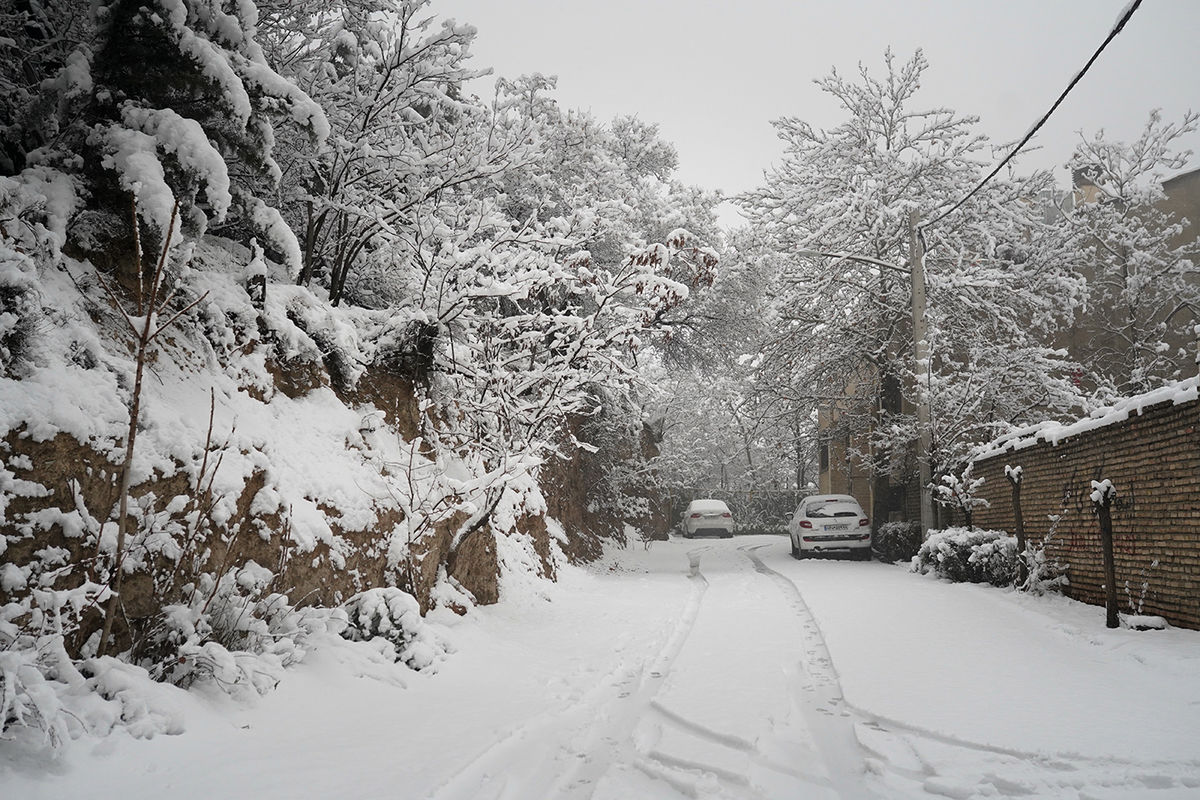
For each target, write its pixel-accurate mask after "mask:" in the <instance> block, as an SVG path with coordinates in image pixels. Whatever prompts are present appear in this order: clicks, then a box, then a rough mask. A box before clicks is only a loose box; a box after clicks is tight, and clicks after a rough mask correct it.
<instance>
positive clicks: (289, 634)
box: [136, 561, 345, 694]
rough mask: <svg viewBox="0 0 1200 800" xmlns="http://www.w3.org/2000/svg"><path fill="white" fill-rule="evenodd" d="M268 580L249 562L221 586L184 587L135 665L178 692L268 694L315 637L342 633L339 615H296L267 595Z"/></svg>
mask: <svg viewBox="0 0 1200 800" xmlns="http://www.w3.org/2000/svg"><path fill="white" fill-rule="evenodd" d="M273 577H274V575H273V574H272V573H271V571H270V570H268V569H266V568H264V567H260V566H259V565H257V564H255V563H254V562H253V561H251V562H249V563H247V564H246V565H245V566H244V567H241V568H239V569H234V570H230V571H229V572H227V573H226V574H225V575H223V576H222V577H221V578H220V579H219V580H216V579H214V578H213V577H212V576H211V575H209V574H202V575H200V576H199V577H198V578H197V579H196V580H195V582H194V583H191V584H188V585H186V586H184V587H183V591H184V594H185V595H187V597H188V599H187V601H186V602H183V603H175V604H171V605H167V606H164V607H163V610H162V612H161V615H160V618H159V621H158V623H157V624H156V625H155V626H154V627H153V628H152V629H151V630H150V632H149V633H148V634H147V636H146V638H145V640H144V641H143V642H141V643H140V645H139V647H138V649H137V653H136V656H137V659H138V661H140V662H141V663H142V664H143V665H145V666H146V667H147V669H149V670H150V674H151V675H153V676H154V677H155V678H157V679H159V680H164V681H167V682H169V683H173V684H176V685H177V686H184V687H187V686H191V685H192V684H194V683H197V682H203V681H212V682H213V683H214V684H216V685H217V686H219V687H221V688H222V689H224V690H225V691H228V692H231V693H235V692H238V691H241V690H242V689H243V688H247V687H248V688H252V689H253V690H254V691H256V692H258V693H259V694H265V693H266V692H268V691H270V690H271V689H273V688H274V687H275V685H276V684H277V683H278V682H279V680H280V679H281V678H282V677H283V669H284V668H285V667H287V666H289V665H291V664H294V663H296V662H298V661H301V660H303V658H304V656H305V653H306V649H305V644H306V642H307V640H308V638H309V637H310V636H311V635H312V634H314V633H317V632H329V633H340V632H341V630H342V628H343V627H344V626H345V617H344V615H343V614H341V613H340V612H339V611H338V610H336V609H333V610H330V609H317V608H296V607H295V606H293V605H292V604H291V603H290V601H289V600H288V597H287V595H283V594H279V593H269V592H267V588H268V587H269V585H270V583H271V580H272V578H273Z"/></svg>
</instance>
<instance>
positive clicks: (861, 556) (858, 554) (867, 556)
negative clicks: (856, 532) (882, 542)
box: [851, 547, 871, 561]
mask: <svg viewBox="0 0 1200 800" xmlns="http://www.w3.org/2000/svg"><path fill="white" fill-rule="evenodd" d="M851 558H853V559H854V560H855V561H870V560H871V548H869V547H864V548H862V549H861V550H855V551H854V552H853V553H851Z"/></svg>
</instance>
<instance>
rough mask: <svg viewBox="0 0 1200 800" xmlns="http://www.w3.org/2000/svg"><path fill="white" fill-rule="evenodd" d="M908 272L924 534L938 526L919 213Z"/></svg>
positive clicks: (912, 215)
mask: <svg viewBox="0 0 1200 800" xmlns="http://www.w3.org/2000/svg"><path fill="white" fill-rule="evenodd" d="M908 248H909V249H908V252H909V259H908V268H909V270H908V271H909V278H910V279H911V281H912V328H913V331H912V332H913V358H914V360H915V361H916V363H915V364H914V365H913V370H914V374H915V376H916V382H917V470H918V474H919V476H920V481H921V534H922V536H924V535H925V534H927V533H929V529H930V528H932V527H933V526H934V521H933V498H932V495H931V494H930V489H929V484H930V482H931V481H932V480H933V474H932V470H931V467H930V463H929V459H930V451H931V450H932V449H933V432H932V430H931V428H930V421H931V418H932V414H931V413H930V411H929V332H928V329H927V327H926V325H925V244H924V242H923V241H922V240H921V234H920V232H919V231H918V230H917V212H916V211H911V212H909V215H908Z"/></svg>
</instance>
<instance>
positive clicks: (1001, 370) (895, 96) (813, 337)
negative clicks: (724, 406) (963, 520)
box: [739, 51, 1080, 479]
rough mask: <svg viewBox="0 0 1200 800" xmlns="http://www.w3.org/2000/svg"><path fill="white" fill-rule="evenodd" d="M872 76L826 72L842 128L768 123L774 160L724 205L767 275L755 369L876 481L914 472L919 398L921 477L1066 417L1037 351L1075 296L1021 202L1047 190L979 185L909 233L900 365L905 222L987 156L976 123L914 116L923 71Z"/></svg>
mask: <svg viewBox="0 0 1200 800" xmlns="http://www.w3.org/2000/svg"><path fill="white" fill-rule="evenodd" d="M884 61H885V70H884V74H883V75H882V76H878V75H876V74H874V73H872V72H871V71H870V70H868V69H867V68H866V67H864V66H860V68H859V74H858V76H856V78H853V79H851V78H847V77H845V76H843V75H841V74H839V73H838V72H837V71H836V70H835V71H834V72H832V73H831V74H830V75H829V76H827V77H825V78H822V79H820V80H818V81H817V85H818V86H819V87H820V88H821V89H822V90H823V91H824V92H826V93H827V94H829V95H830V96H832V97H833V98H835V99H836V100H837V101H838V102H839V103H840V104H841V106H842V108H843V110H844V112H845V115H846V119H845V121H844V122H842V123H841V124H839V125H837V126H835V127H833V128H831V129H828V130H823V129H818V128H815V127H813V126H812V125H810V124H808V123H806V122H804V121H803V120H800V119H797V118H794V117H787V118H783V119H781V120H778V121H777V122H775V123H774V124H775V126H776V129H777V131H778V134H779V136H780V138H781V139H783V141H784V143H785V152H784V157H783V160H782V162H781V163H780V164H779V165H778V166H776V167H775V168H774V169H772V170H771V171H770V172H769V173H768V174H767V176H766V182H765V184H764V185H763V186H761V187H760V188H758V189H755V190H753V191H751V192H748V193H746V194H745V195H743V196H742V197H741V198H739V201H740V204H741V206H742V208H743V210H744V212H745V213H746V215H747V216H748V218H749V219H750V221H751V227H752V230H753V231H754V232H755V233H756V234H757V235H758V236H760V237H761V238H762V241H763V244H764V246H765V247H767V248H768V249H769V250H772V251H773V252H774V253H775V255H776V257H777V258H778V259H781V260H782V262H783V264H784V265H783V268H782V282H781V290H780V292H779V294H778V295H777V297H776V300H775V304H776V307H777V308H778V313H779V315H780V325H779V326H778V331H777V334H776V336H775V337H774V338H773V340H771V341H769V342H768V343H767V345H766V347H765V351H764V356H763V359H762V369H763V370H764V372H766V373H768V374H770V375H772V376H773V377H772V378H771V379H770V382H771V383H772V384H773V385H775V386H776V387H778V389H777V391H780V392H781V393H782V392H789V393H790V394H791V396H792V397H794V398H796V399H801V398H803V399H804V400H806V401H807V402H808V403H810V404H811V405H812V406H824V407H825V408H826V409H830V410H833V411H835V412H836V413H835V414H832V415H831V419H832V418H836V419H837V420H838V423H837V424H838V425H839V426H840V427H841V428H843V429H844V430H845V434H846V435H847V436H849V437H850V438H851V440H852V441H857V442H859V445H858V449H859V450H860V453H859V455H860V456H861V457H862V458H863V460H864V461H865V462H866V463H867V464H868V466H870V467H871V468H872V469H873V471H874V472H875V475H876V479H879V478H880V477H881V476H882V475H886V474H887V473H889V472H891V473H892V474H893V475H894V476H895V477H903V475H905V474H911V471H912V470H913V464H912V462H911V460H910V458H911V456H909V455H908V454H907V453H908V452H909V451H908V445H909V443H911V442H912V441H915V439H916V438H917V437H916V420H915V418H914V416H913V414H912V409H913V407H914V406H915V403H916V401H917V399H918V393H921V394H924V395H926V396H927V397H928V398H929V401H930V403H931V405H932V408H933V414H932V419H933V431H932V433H933V441H934V451H935V452H934V454H933V459H932V460H933V461H934V469H935V472H936V471H937V470H938V465H950V464H952V463H953V461H954V459H955V458H956V456H957V455H958V454H959V453H961V451H962V449H963V448H964V447H965V446H966V445H967V444H969V443H971V442H973V441H978V440H980V439H986V438H989V437H990V436H992V435H993V434H994V433H995V432H996V430H997V429H1002V428H1003V427H1004V426H1006V425H1009V424H1013V423H1019V422H1022V421H1027V420H1028V419H1029V418H1030V417H1031V416H1035V417H1040V416H1042V415H1047V414H1052V413H1054V412H1055V411H1056V410H1059V409H1062V408H1065V407H1067V406H1069V405H1070V404H1071V403H1072V402H1073V400H1074V397H1073V391H1072V389H1073V387H1072V385H1071V384H1070V382H1069V381H1068V380H1066V379H1065V378H1064V374H1065V372H1066V367H1067V366H1068V365H1067V364H1066V362H1065V360H1064V358H1063V355H1062V354H1061V353H1059V352H1056V351H1054V350H1052V349H1050V348H1048V347H1046V346H1045V345H1044V344H1043V341H1044V337H1045V333H1046V331H1048V330H1050V329H1052V328H1053V327H1054V326H1055V325H1057V324H1059V323H1060V322H1061V321H1062V320H1064V319H1069V318H1070V316H1071V313H1072V312H1073V309H1074V307H1075V305H1076V303H1077V302H1078V298H1079V294H1080V284H1079V281H1078V279H1077V277H1076V276H1075V275H1074V273H1073V272H1072V271H1071V263H1072V262H1071V259H1070V257H1069V256H1070V251H1069V249H1067V247H1066V244H1065V239H1064V238H1063V237H1061V236H1059V235H1058V234H1057V232H1056V230H1055V229H1054V228H1053V227H1052V226H1049V225H1047V224H1045V223H1043V222H1042V219H1041V208H1040V207H1039V206H1038V205H1037V204H1036V202H1034V201H1035V199H1036V198H1037V197H1038V196H1039V194H1040V193H1041V192H1043V191H1045V190H1047V189H1048V188H1049V177H1048V176H1047V175H1045V174H1038V175H1035V176H1033V177H1031V178H1017V177H1008V178H1007V179H1005V180H997V181H993V182H991V183H989V184H988V185H987V186H985V187H984V189H983V190H981V191H980V192H979V193H977V194H976V195H975V196H974V197H973V198H972V200H971V201H970V202H968V203H967V204H965V205H964V206H962V207H961V208H960V209H959V210H958V211H957V212H956V213H955V214H953V215H951V216H949V217H947V218H946V219H944V220H942V221H940V222H938V224H936V225H934V226H932V227H926V228H924V230H923V233H922V235H923V241H924V246H925V250H926V255H925V270H926V290H927V294H928V310H927V319H928V325H929V345H930V352H931V359H930V361H929V364H928V365H927V367H926V365H917V364H915V363H914V359H913V344H912V325H911V307H910V306H911V302H912V298H911V283H910V275H909V267H910V257H911V247H912V237H913V230H912V227H911V222H912V220H913V218H914V215H915V217H916V219H917V220H931V219H932V218H933V217H934V216H936V214H937V213H938V212H939V211H940V210H942V209H945V208H948V207H949V206H950V205H951V204H952V203H954V202H955V201H957V200H958V199H959V198H960V197H962V196H963V195H964V194H965V193H966V192H967V191H968V190H970V189H971V188H972V187H973V186H974V185H975V184H976V183H977V182H978V180H979V178H980V177H981V174H982V167H983V165H984V163H985V161H986V158H987V154H986V150H985V148H986V140H985V139H984V137H982V136H981V135H979V134H977V133H976V132H975V124H976V122H977V119H976V118H974V117H970V116H963V115H959V114H956V113H955V112H954V111H952V110H950V109H947V108H941V107H933V108H921V107H919V106H917V105H916V103H917V102H918V100H917V92H918V89H919V87H920V79H921V75H922V73H923V72H924V71H925V70H926V68H927V66H928V65H927V62H926V59H925V57H924V56H923V55H922V53H921V52H920V51H918V52H917V53H916V54H915V55H914V56H913V57H912V58H911V59H909V60H908V61H907V62H905V63H899V62H898V61H897V60H896V59H895V57H894V55H893V54H892V53H891V52H890V51H889V52H887V53H886V54H885V59H884ZM813 251H820V252H837V253H844V254H848V255H851V256H855V257H865V258H866V259H867V260H866V261H861V260H855V259H853V258H829V257H825V256H819V255H814V254H813ZM785 387H786V388H785ZM855 432H867V433H869V435H867V436H866V437H865V439H864V437H863V436H855V435H854V434H855Z"/></svg>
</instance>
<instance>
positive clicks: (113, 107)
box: [2, 0, 328, 266]
mask: <svg viewBox="0 0 1200 800" xmlns="http://www.w3.org/2000/svg"><path fill="white" fill-rule="evenodd" d="M11 19H13V20H15V21H17V22H23V23H24V26H23V30H24V37H25V38H26V39H29V38H31V37H32V38H44V39H45V40H46V41H47V43H48V49H47V52H48V55H46V56H43V57H41V59H40V60H36V59H35V57H34V56H29V57H27V58H25V59H23V60H18V59H14V60H12V61H9V60H8V59H5V64H6V68H5V71H4V74H5V77H4V79H3V81H2V88H3V90H4V95H5V97H4V100H3V102H4V104H5V106H7V107H8V108H10V109H13V110H14V111H15V112H16V113H15V114H14V117H13V120H12V122H11V123H9V124H8V125H6V126H5V128H4V134H3V138H4V140H5V148H6V150H7V151H8V154H7V159H6V166H7V167H9V169H10V170H11V171H16V170H17V169H19V168H20V167H22V166H23V167H24V168H25V169H26V170H30V169H33V170H36V169H41V170H47V169H50V170H55V171H57V172H58V173H61V174H66V175H70V176H73V177H74V179H75V180H76V185H77V189H78V190H79V191H80V192H81V193H82V194H83V195H84V196H86V197H87V198H88V206H89V208H88V211H86V212H85V213H82V214H79V215H78V216H77V217H76V218H75V220H74V221H73V225H72V230H71V238H72V241H73V243H74V244H75V245H76V246H77V247H78V248H79V249H80V250H81V251H82V252H85V253H104V252H105V251H111V250H112V249H113V247H114V246H115V247H116V249H118V250H119V249H121V248H122V247H124V246H127V245H125V244H124V243H125V242H126V240H128V239H130V238H131V237H130V235H129V234H130V231H129V227H128V225H129V222H128V211H127V210H128V208H129V202H128V199H127V198H128V197H129V196H130V195H132V196H133V197H134V198H135V199H136V202H137V208H138V213H139V214H140V216H141V217H142V219H143V220H145V221H146V222H148V223H150V224H151V226H152V228H153V230H156V231H158V232H159V234H160V235H161V234H162V233H164V232H165V231H166V226H167V225H168V222H169V220H170V219H171V213H172V209H173V207H174V205H175V203H176V201H178V202H179V203H180V213H179V221H180V223H181V224H182V225H183V226H184V227H185V228H186V229H188V230H190V231H191V232H202V231H204V230H205V229H206V228H208V227H209V226H210V225H211V224H219V223H231V224H233V223H236V224H238V225H240V226H242V227H243V228H244V229H245V230H246V231H247V232H248V233H249V235H255V236H257V237H258V238H260V239H261V240H263V241H264V242H266V243H269V244H270V245H271V246H272V247H273V248H274V249H275V250H276V251H277V252H278V253H280V254H281V255H282V256H284V257H285V258H286V259H287V260H295V257H296V256H297V255H298V252H299V250H298V247H297V246H296V240H295V237H294V236H293V235H292V232H291V230H290V229H289V228H288V227H287V226H286V225H284V224H283V222H282V219H281V218H280V216H279V213H278V212H277V211H276V210H275V209H274V208H273V207H272V206H271V205H270V204H269V203H268V202H267V198H268V197H269V189H270V187H271V186H272V185H273V184H274V183H276V182H277V181H278V178H279V177H280V174H281V169H280V167H279V164H278V163H277V162H276V160H275V158H274V155H273V142H274V133H275V130H276V128H277V127H280V126H284V127H286V126H288V125H294V126H296V127H297V128H300V129H303V131H304V135H305V136H306V137H307V138H308V139H309V140H310V141H316V142H319V141H320V140H321V139H322V138H323V137H324V136H325V135H326V133H327V132H328V126H327V123H326V120H325V116H324V113H323V112H322V110H321V108H320V106H318V105H317V104H316V103H314V102H313V101H312V99H311V98H309V97H308V96H307V95H306V94H305V93H304V92H302V91H301V90H300V89H298V88H297V87H296V86H295V85H294V84H292V83H291V82H289V81H288V80H286V79H285V78H283V77H282V76H280V75H279V74H278V73H277V72H276V71H275V70H274V69H273V68H272V67H271V65H270V64H269V63H268V61H267V58H266V56H265V54H264V53H263V50H262V48H261V47H260V46H259V44H258V41H257V38H256V37H257V25H258V16H257V10H256V8H255V6H254V4H253V3H251V2H243V3H236V4H232V5H230V4H223V3H219V2H214V1H213V0H153V1H152V2H145V3H143V2H125V0H115V2H109V3H85V2H79V1H78V0H76V1H74V2H73V1H72V0H66V2H63V3H56V4H55V6H54V9H53V13H50V12H49V11H48V10H47V9H46V8H45V7H43V6H42V4H39V3H30V4H25V10H24V11H23V12H16V13H15V14H13V15H12V16H11ZM37 49H38V48H33V50H37ZM35 60H36V63H35ZM30 69H33V70H44V71H43V72H42V73H41V74H40V75H39V74H37V73H36V72H35V73H34V75H36V76H37V77H36V79H29V78H31V77H32V76H29V77H27V78H26V79H25V80H21V76H20V74H18V70H30ZM110 255H111V253H110ZM296 266H298V264H297V265H296Z"/></svg>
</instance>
